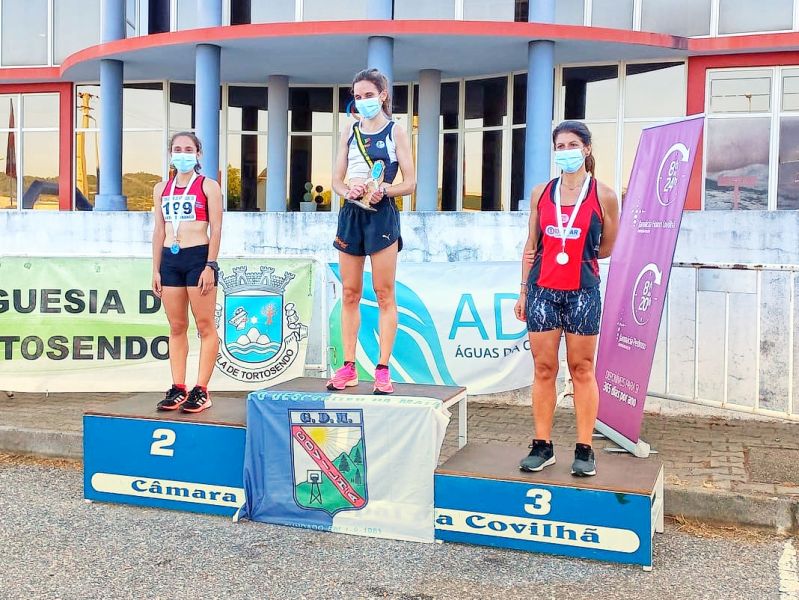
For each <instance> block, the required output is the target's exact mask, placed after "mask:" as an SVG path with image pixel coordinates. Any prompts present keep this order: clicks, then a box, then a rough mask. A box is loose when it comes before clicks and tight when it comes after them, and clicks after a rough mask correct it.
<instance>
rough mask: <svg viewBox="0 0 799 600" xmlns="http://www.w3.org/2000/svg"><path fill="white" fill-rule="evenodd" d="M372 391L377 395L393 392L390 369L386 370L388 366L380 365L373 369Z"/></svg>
mask: <svg viewBox="0 0 799 600" xmlns="http://www.w3.org/2000/svg"><path fill="white" fill-rule="evenodd" d="M374 393H375V394H377V395H378V396H385V395H386V394H393V393H394V386H393V385H391V371H389V370H388V367H380V368H378V369H376V370H375V389H374Z"/></svg>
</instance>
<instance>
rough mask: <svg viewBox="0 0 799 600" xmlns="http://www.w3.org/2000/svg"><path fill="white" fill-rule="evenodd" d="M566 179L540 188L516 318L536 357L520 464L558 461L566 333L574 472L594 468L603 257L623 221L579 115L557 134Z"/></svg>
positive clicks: (532, 467)
mask: <svg viewBox="0 0 799 600" xmlns="http://www.w3.org/2000/svg"><path fill="white" fill-rule="evenodd" d="M552 142H553V144H554V147H555V164H556V165H557V167H558V168H559V169H560V170H561V175H560V177H557V178H555V179H553V180H552V181H550V182H549V183H544V184H540V185H538V186H536V187H535V188H534V189H533V192H532V195H531V199H530V223H529V233H528V236H527V243H526V244H525V246H524V257H523V259H522V279H521V287H522V289H521V292H520V294H519V300H518V301H517V303H516V307H515V313H516V318H517V319H519V320H520V321H527V330H528V332H529V337H530V348H531V350H532V353H533V361H534V363H535V379H534V381H533V415H534V418H535V435H534V437H533V443H532V444H531V446H530V448H531V451H530V454H529V456H527V457H525V458H524V459H523V460H522V461H521V463H520V464H519V467H520V468H521V469H522V470H524V471H540V470H541V469H543V468H544V467H546V466H549V465H551V464H554V463H555V453H554V448H553V445H552V420H553V417H554V413H555V401H556V389H555V378H556V376H557V373H558V351H559V349H560V338H561V335H562V333H565V334H566V358H567V362H568V365H569V372H570V373H571V378H572V382H573V384H574V409H575V413H576V417H577V444H576V446H575V451H574V462H573V463H572V469H571V472H572V474H573V475H576V476H590V475H595V474H596V460H595V457H594V451H593V449H592V448H591V440H592V436H593V431H594V424H595V423H596V415H597V408H598V406H599V388H598V387H597V381H596V375H595V372H594V355H595V353H596V344H597V336H598V334H599V324H600V315H601V308H602V307H601V299H600V296H599V263H598V260H599V259H600V258H606V257H608V256H610V252H611V250H612V249H613V243H614V242H615V241H616V234H617V232H618V226H619V204H618V199H617V198H616V193H615V192H614V191H613V189H612V188H610V187H609V186H607V185H605V184H604V183H601V182H600V181H597V180H596V179H594V177H593V174H594V169H595V161H594V157H593V155H592V154H591V132H590V131H589V130H588V128H587V127H586V126H585V125H584V124H583V123H580V122H579V121H564V122H563V123H561V124H560V125H558V126H557V127H556V128H555V131H554V132H553V134H552Z"/></svg>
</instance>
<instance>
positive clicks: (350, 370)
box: [327, 362, 358, 392]
mask: <svg viewBox="0 0 799 600" xmlns="http://www.w3.org/2000/svg"><path fill="white" fill-rule="evenodd" d="M356 385H358V372H357V371H356V370H355V363H351V362H346V363H344V366H343V367H341V368H340V369H339V370H338V371H336V372H335V373H333V377H331V378H330V380H329V381H328V382H327V389H329V390H330V391H331V392H334V391H336V390H343V389H344V388H348V387H354V386H356Z"/></svg>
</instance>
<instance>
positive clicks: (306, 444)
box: [289, 409, 368, 516]
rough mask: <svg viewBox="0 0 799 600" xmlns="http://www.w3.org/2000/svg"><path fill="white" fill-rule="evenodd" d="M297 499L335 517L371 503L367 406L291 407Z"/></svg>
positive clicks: (293, 466)
mask: <svg viewBox="0 0 799 600" xmlns="http://www.w3.org/2000/svg"><path fill="white" fill-rule="evenodd" d="M289 425H290V427H291V472H292V477H293V486H292V487H293V488H294V502H296V503H297V506H299V507H300V508H305V509H308V510H321V511H324V512H326V513H327V514H329V515H330V516H333V515H335V514H336V513H337V512H339V511H343V510H361V509H362V508H364V507H365V506H366V504H367V502H368V491H367V487H366V446H365V444H364V437H363V411H362V410H361V409H336V410H303V409H299V410H294V409H289Z"/></svg>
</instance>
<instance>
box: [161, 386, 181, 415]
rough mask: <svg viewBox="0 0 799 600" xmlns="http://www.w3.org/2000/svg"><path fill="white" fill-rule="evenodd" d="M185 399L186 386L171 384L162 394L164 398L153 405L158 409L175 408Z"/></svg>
mask: <svg viewBox="0 0 799 600" xmlns="http://www.w3.org/2000/svg"><path fill="white" fill-rule="evenodd" d="M187 399H188V394H187V393H186V388H185V387H178V386H176V385H174V384H173V385H172V387H171V388H169V391H168V392H167V393H166V394H164V399H163V400H161V402H159V403H158V404H156V406H155V407H156V408H157V409H158V410H177V409H179V408H180V407H181V406H182V405H183V403H184V402H186V400H187Z"/></svg>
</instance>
